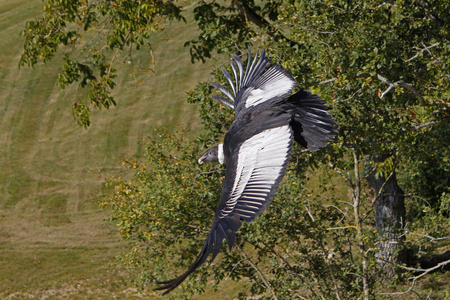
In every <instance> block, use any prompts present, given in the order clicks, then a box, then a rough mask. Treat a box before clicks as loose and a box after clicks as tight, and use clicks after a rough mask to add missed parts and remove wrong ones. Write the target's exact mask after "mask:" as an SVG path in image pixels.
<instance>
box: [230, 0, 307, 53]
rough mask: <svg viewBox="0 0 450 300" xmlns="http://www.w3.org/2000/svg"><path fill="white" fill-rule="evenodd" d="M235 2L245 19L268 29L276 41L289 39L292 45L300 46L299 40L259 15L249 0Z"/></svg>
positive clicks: (236, 0)
mask: <svg viewBox="0 0 450 300" xmlns="http://www.w3.org/2000/svg"><path fill="white" fill-rule="evenodd" d="M233 2H234V3H235V4H237V7H238V8H239V10H240V11H241V13H242V14H243V15H244V17H245V20H246V21H247V23H248V22H252V23H253V24H255V25H256V26H258V27H259V28H262V29H265V30H266V31H267V34H268V35H269V36H271V37H272V38H273V39H274V40H275V41H276V42H278V41H279V40H281V39H284V40H287V41H289V43H290V44H291V47H293V46H299V44H298V43H297V42H294V41H292V40H291V39H289V38H288V37H286V36H285V35H284V34H282V33H281V32H280V31H279V30H278V29H276V28H275V27H273V26H272V25H271V24H270V23H269V22H268V21H267V20H266V19H264V17H262V16H260V15H258V14H257V13H256V12H255V11H254V10H253V9H252V8H251V7H250V6H249V5H248V4H247V1H239V0H234V1H233Z"/></svg>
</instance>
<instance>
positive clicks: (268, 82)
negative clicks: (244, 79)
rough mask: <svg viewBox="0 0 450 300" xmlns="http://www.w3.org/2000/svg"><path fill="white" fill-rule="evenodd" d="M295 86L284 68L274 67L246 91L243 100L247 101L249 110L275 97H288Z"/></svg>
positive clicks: (246, 105) (246, 104)
mask: <svg viewBox="0 0 450 300" xmlns="http://www.w3.org/2000/svg"><path fill="white" fill-rule="evenodd" d="M295 85H296V82H295V80H294V79H293V78H292V77H291V76H290V75H289V74H288V73H287V72H286V71H285V70H284V69H283V68H281V67H280V66H278V65H273V66H272V67H270V68H269V69H268V70H267V71H266V72H264V74H262V75H261V77H259V78H258V79H257V80H256V81H255V83H254V84H252V85H251V86H249V87H248V88H247V89H246V90H245V91H244V93H243V95H242V99H245V107H246V108H249V107H250V106H255V105H258V104H261V103H262V102H265V101H267V100H270V99H273V98H275V97H281V96H286V95H288V94H289V93H290V92H291V91H292V89H293V88H294V87H295Z"/></svg>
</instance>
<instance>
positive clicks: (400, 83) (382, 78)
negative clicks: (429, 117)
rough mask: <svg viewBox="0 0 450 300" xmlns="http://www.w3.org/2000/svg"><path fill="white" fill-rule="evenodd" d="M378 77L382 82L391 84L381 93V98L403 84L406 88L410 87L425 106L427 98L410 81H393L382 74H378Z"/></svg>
mask: <svg viewBox="0 0 450 300" xmlns="http://www.w3.org/2000/svg"><path fill="white" fill-rule="evenodd" d="M377 78H378V79H379V80H381V81H382V82H384V83H386V84H389V88H388V89H387V90H386V91H385V92H384V93H383V94H381V96H380V98H383V97H384V96H385V95H386V94H387V93H388V92H389V91H390V90H391V89H393V88H395V87H397V86H401V87H404V88H406V89H408V90H409V91H410V92H411V93H413V94H414V95H415V96H416V97H417V99H418V100H419V103H420V105H422V106H425V100H424V99H423V97H422V96H421V95H420V93H419V92H418V91H417V90H416V89H415V88H414V87H413V86H412V85H410V84H409V83H406V82H403V81H397V82H392V81H390V80H389V79H387V78H385V77H383V76H381V75H380V74H377Z"/></svg>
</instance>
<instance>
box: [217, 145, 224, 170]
mask: <svg viewBox="0 0 450 300" xmlns="http://www.w3.org/2000/svg"><path fill="white" fill-rule="evenodd" d="M217 146H218V147H217V158H218V159H219V163H220V164H221V165H223V162H224V159H225V155H224V153H223V144H219V145H217Z"/></svg>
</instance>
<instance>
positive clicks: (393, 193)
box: [364, 155, 405, 277]
mask: <svg viewBox="0 0 450 300" xmlns="http://www.w3.org/2000/svg"><path fill="white" fill-rule="evenodd" d="M388 157H389V156H386V155H380V156H373V157H370V158H368V159H366V162H365V166H364V173H365V177H366V179H367V181H368V182H369V185H370V186H371V187H372V188H373V191H374V199H373V201H374V208H375V221H376V228H377V231H378V233H379V236H380V241H379V243H378V248H379V251H378V253H377V256H376V257H377V260H378V262H379V264H380V265H381V266H382V269H383V274H385V275H386V276H387V277H392V276H393V275H394V274H395V273H396V266H395V264H396V263H399V262H401V261H403V259H402V256H401V255H400V253H399V249H400V247H401V240H402V233H403V227H404V225H405V202H404V193H403V190H402V189H401V188H400V187H399V186H398V184H397V177H396V176H395V172H394V171H393V172H392V173H391V174H384V175H379V176H376V175H375V174H376V173H377V168H376V166H375V164H376V163H380V162H384V161H385V160H386V159H387V158H388ZM374 163H375V164H374Z"/></svg>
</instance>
